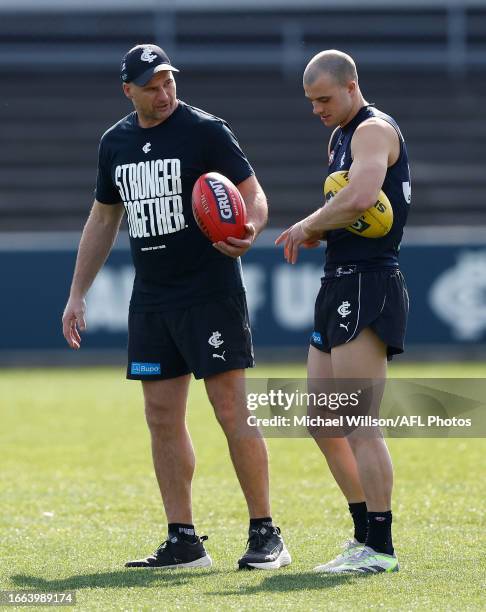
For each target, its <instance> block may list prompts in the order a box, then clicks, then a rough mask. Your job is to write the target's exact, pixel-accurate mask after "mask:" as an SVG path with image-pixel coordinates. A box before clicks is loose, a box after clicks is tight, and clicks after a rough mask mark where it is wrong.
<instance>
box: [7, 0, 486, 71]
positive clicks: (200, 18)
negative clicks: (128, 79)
mask: <svg viewBox="0 0 486 612" xmlns="http://www.w3.org/2000/svg"><path fill="white" fill-rule="evenodd" d="M5 3H7V4H5ZM310 4H311V5H312V6H314V5H315V4H316V3H314V2H312V1H311V2H310ZM390 4H392V6H390ZM133 5H135V6H137V8H138V11H136V12H135V11H133V10H132V11H130V12H125V13H123V12H120V11H118V12H117V13H116V14H115V13H113V12H111V10H109V9H110V7H111V4H110V3H109V2H108V4H104V5H101V7H102V8H101V9H100V10H98V11H94V10H92V11H86V10H84V11H81V10H80V9H79V7H78V11H77V12H73V11H75V6H74V5H73V3H71V5H69V8H70V9H71V10H70V11H67V12H66V11H61V10H59V11H57V10H53V9H52V8H51V10H50V12H49V11H48V12H42V11H40V12H39V11H37V12H34V11H33V10H32V11H31V12H29V11H27V8H26V7H27V6H28V4H26V3H24V4H23V5H22V7H23V8H24V11H23V12H22V13H19V12H18V11H14V10H5V9H6V8H8V7H9V6H10V5H9V1H8V0H3V4H1V5H0V15H1V18H0V68H1V69H4V70H5V69H9V68H14V67H21V66H30V67H35V68H37V69H64V68H66V67H68V66H74V67H77V68H80V67H83V66H84V67H86V68H89V67H100V68H103V67H106V68H110V69H111V68H112V67H113V66H117V65H118V62H119V59H120V56H121V54H122V53H123V52H124V51H125V50H126V48H127V46H129V45H130V44H131V43H132V42H134V43H135V42H140V41H141V40H152V41H157V42H158V43H159V44H161V45H162V46H164V48H166V49H167V50H168V51H169V52H170V53H171V54H172V55H173V56H174V57H176V58H177V63H178V64H179V65H181V66H183V67H185V68H198V67H201V66H205V67H213V68H230V67H231V68H233V69H247V68H251V69H280V70H282V71H283V72H286V71H295V70H296V69H300V68H301V67H302V65H303V64H304V63H305V62H306V61H307V60H308V59H309V57H311V56H312V55H313V54H314V53H316V52H317V51H319V50H320V49H322V48H326V47H328V46H330V45H329V40H330V39H331V40H332V46H337V47H338V48H341V49H344V50H346V51H348V52H350V53H351V54H352V55H354V56H355V57H356V59H357V60H358V61H359V64H360V65H367V66H371V67H374V66H376V67H392V66H397V67H399V68H400V69H406V68H411V69H415V70H417V69H432V68H442V69H447V70H449V71H450V72H451V73H453V74H462V73H464V72H466V71H467V70H468V69H469V68H471V67H474V66H485V65H486V2H484V1H483V2H474V1H472V2H471V1H468V2H459V1H453V0H450V1H449V2H440V1H436V2H433V1H432V0H429V2H426V3H421V5H420V7H417V6H416V7H413V6H411V3H410V1H409V2H407V4H406V7H408V8H406V7H405V5H404V4H403V3H402V2H396V3H387V4H386V6H385V5H383V3H382V2H381V0H375V1H374V2H373V1H371V2H368V3H366V2H364V3H356V2H347V3H343V2H340V3H339V4H337V3H336V2H334V1H332V2H327V3H326V5H325V9H322V10H320V11H317V10H316V9H314V8H312V7H311V9H309V10H310V11H311V12H309V11H307V12H306V11H305V10H303V9H302V6H301V5H300V4H299V10H298V11H297V10H293V11H290V10H289V9H288V8H287V9H286V10H282V11H276V10H275V11H273V12H272V11H271V10H270V9H269V8H267V9H266V11H265V12H264V13H263V14H262V12H259V11H258V10H257V9H256V8H252V9H251V10H250V9H248V8H247V9H246V10H242V8H241V7H240V8H239V10H238V6H239V3H233V4H230V5H229V6H230V7H231V10H225V11H221V12H216V11H214V10H213V11H211V12H210V13H208V12H207V11H204V10H203V9H201V8H200V9H199V10H196V8H195V7H196V4H195V3H191V2H190V1H189V0H186V1H185V2H182V3H181V2H179V4H176V5H175V6H176V8H175V9H174V8H173V7H174V4H171V5H170V6H171V7H172V8H169V5H168V4H166V3H165V2H156V1H154V2H149V3H147V2H142V3H132V7H133ZM202 5H204V3H202ZM352 5H354V8H352ZM37 6H38V7H39V6H44V11H46V10H47V8H46V7H47V6H48V4H47V5H39V4H38V5H37ZM76 6H77V5H76ZM229 6H227V7H226V8H227V9H228V8H229ZM247 6H248V4H247ZM263 6H264V7H265V4H264V3H263ZM283 6H286V4H285V3H283ZM294 6H295V5H294ZM321 6H322V3H321ZM343 6H344V8H343ZM369 6H371V7H372V8H367V7H369ZM378 6H382V7H383V8H382V9H380V10H378V8H377V7H378ZM148 7H151V8H150V9H149V8H148ZM2 8H3V9H4V10H3V11H2ZM213 9H214V7H213Z"/></svg>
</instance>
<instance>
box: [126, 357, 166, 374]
mask: <svg viewBox="0 0 486 612" xmlns="http://www.w3.org/2000/svg"><path fill="white" fill-rule="evenodd" d="M130 374H132V375H135V376H156V375H160V363H141V362H139V361H132V364H131V368H130Z"/></svg>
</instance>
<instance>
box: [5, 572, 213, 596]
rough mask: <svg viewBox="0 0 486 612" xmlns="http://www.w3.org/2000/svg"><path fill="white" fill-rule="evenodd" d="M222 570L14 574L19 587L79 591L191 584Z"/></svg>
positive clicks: (12, 577)
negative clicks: (54, 576)
mask: <svg viewBox="0 0 486 612" xmlns="http://www.w3.org/2000/svg"><path fill="white" fill-rule="evenodd" d="M219 573H221V572H220V571H218V570H214V569H212V570H203V569H201V570H195V571H194V570H191V571H186V570H183V569H174V570H161V571H159V570H153V569H149V570H144V569H141V570H129V569H127V570H120V571H116V572H105V573H102V572H99V573H96V574H79V575H77V576H69V577H67V578H59V579H57V580H46V579H45V578H40V577H38V576H26V575H24V574H16V575H14V576H11V580H12V582H13V583H14V584H15V586H17V587H22V588H29V587H30V588H32V589H39V590H40V591H75V590H77V589H114V588H115V589H116V588H129V587H163V586H168V587H169V586H170V587H173V586H179V585H181V586H182V585H187V583H188V582H189V581H193V580H197V579H198V578H202V577H206V576H215V575H216V574H219Z"/></svg>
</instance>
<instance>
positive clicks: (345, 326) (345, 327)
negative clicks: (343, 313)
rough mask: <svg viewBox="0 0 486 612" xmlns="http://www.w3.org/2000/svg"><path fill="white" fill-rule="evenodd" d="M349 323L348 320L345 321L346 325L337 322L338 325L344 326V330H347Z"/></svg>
mask: <svg viewBox="0 0 486 612" xmlns="http://www.w3.org/2000/svg"><path fill="white" fill-rule="evenodd" d="M349 323H350V321H348V322H347V323H346V325H345V324H344V323H339V327H344V329H345V330H346V331H349V329H348V327H349Z"/></svg>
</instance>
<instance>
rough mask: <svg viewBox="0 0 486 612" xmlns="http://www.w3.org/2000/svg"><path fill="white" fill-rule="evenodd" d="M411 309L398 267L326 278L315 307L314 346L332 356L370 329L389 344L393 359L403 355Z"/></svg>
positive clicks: (389, 353)
mask: <svg viewBox="0 0 486 612" xmlns="http://www.w3.org/2000/svg"><path fill="white" fill-rule="evenodd" d="M338 270H339V268H338ZM408 307H409V301H408V293H407V287H406V285H405V280H404V278H403V275H402V273H401V272H400V270H399V269H398V268H382V269H380V270H373V271H363V272H358V271H356V272H352V273H349V274H343V275H339V274H338V275H336V276H331V277H330V278H328V277H324V278H323V280H322V286H321V289H320V291H319V294H318V295H317V299H316V304H315V310H314V332H313V334H312V336H311V345H312V346H314V347H315V348H316V349H319V350H320V351H324V352H325V353H330V352H331V349H332V348H333V347H335V346H340V345H341V344H346V343H347V342H350V341H351V340H353V339H354V338H356V337H357V336H358V334H359V333H360V332H361V331H362V330H363V329H364V328H365V327H369V328H371V329H372V330H373V331H374V332H375V333H376V335H377V336H378V337H379V338H380V339H381V340H382V341H383V342H384V343H385V344H386V345H387V355H388V359H389V360H391V359H392V356H393V355H396V354H398V353H403V347H404V340H405V331H406V328H407V318H408Z"/></svg>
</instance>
